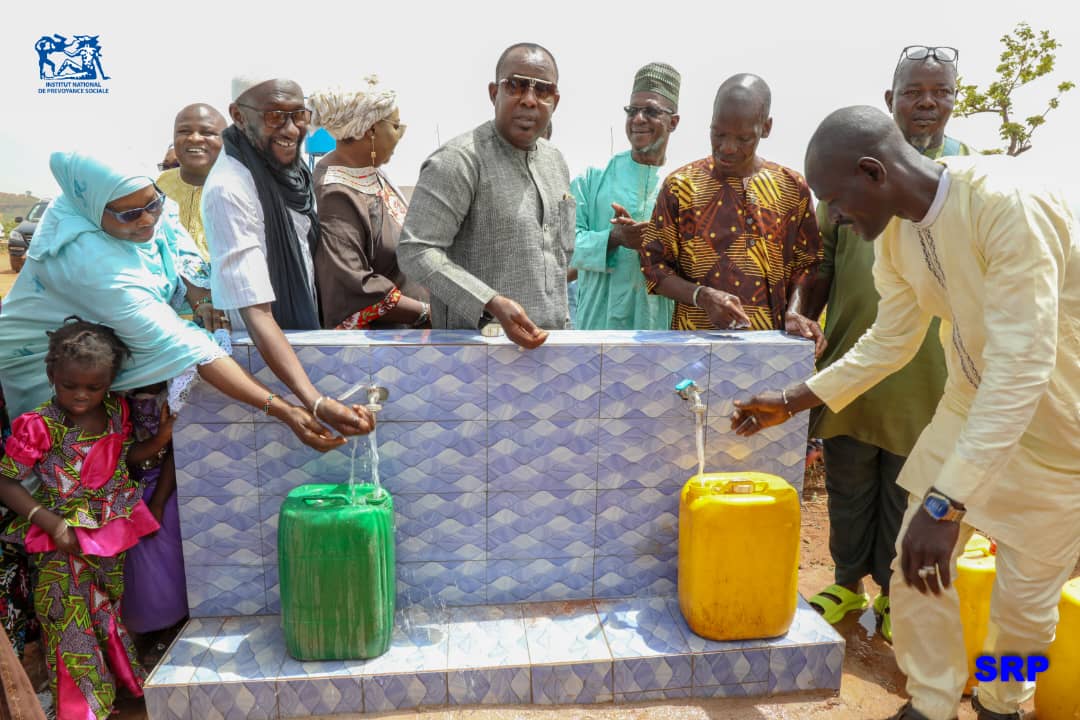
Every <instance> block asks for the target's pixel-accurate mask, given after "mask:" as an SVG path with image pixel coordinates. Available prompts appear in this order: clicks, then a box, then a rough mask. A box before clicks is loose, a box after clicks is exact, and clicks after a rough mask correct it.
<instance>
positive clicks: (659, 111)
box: [623, 105, 675, 120]
mask: <svg viewBox="0 0 1080 720" xmlns="http://www.w3.org/2000/svg"><path fill="white" fill-rule="evenodd" d="M623 112H625V113H626V117H628V118H633V117H636V116H637V114H638V113H644V114H645V117H646V118H648V119H649V120H656V119H657V118H658V117H660V116H661V115H674V114H675V111H674V110H665V109H664V108H661V107H656V106H654V105H643V106H640V107H639V106H637V105H627V106H625V107H624V108H623Z"/></svg>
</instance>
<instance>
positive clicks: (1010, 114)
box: [953, 22, 1076, 155]
mask: <svg viewBox="0 0 1080 720" xmlns="http://www.w3.org/2000/svg"><path fill="white" fill-rule="evenodd" d="M1001 43H1002V44H1003V45H1004V46H1005V50H1004V51H1003V52H1002V53H1001V63H1000V64H999V65H998V66H997V69H996V71H995V72H997V74H998V79H997V80H995V81H994V82H992V83H990V87H988V88H987V90H986V92H985V93H984V92H981V91H980V90H979V89H978V87H976V86H975V85H965V84H964V83H963V80H962V79H961V80H960V81H959V83H958V84H959V86H960V92H959V99H958V100H957V102H956V107H955V108H954V109H953V114H954V115H958V116H960V117H969V116H971V115H977V114H979V113H993V114H995V115H998V116H1000V117H1001V128H1000V129H999V130H998V135H999V136H1000V137H1001V139H1002V141H1004V142H1006V143H1008V146H1007V147H1001V148H994V149H992V150H986V151H984V154H986V155H1001V154H1002V153H1004V154H1007V155H1019V154H1020V153H1023V152H1027V151H1028V150H1030V149H1031V136H1032V135H1034V134H1035V131H1036V130H1037V129H1038V128H1039V127H1040V126H1042V125H1043V124H1045V123H1046V116H1047V114H1049V113H1050V111H1051V110H1055V109H1057V107H1058V104H1059V103H1060V102H1061V96H1062V95H1064V94H1065V93H1067V92H1069V91H1070V90H1072V89H1073V88H1074V87H1075V86H1076V83H1074V82H1072V81H1070V80H1064V81H1062V82H1060V83H1058V86H1057V94H1056V95H1054V96H1053V97H1052V98H1050V100H1049V101H1048V102H1047V103H1046V109H1045V110H1043V111H1042V112H1041V113H1040V114H1038V115H1030V116H1028V117H1026V118H1024V120H1023V122H1017V118H1016V115H1017V110H1016V108H1015V107H1014V106H1013V99H1012V95H1013V92H1015V91H1016V90H1017V89H1018V88H1020V87H1022V86H1024V85H1027V84H1028V83H1030V82H1032V81H1034V80H1037V79H1039V78H1041V77H1043V76H1045V75H1049V74H1050V73H1051V72H1053V71H1054V61H1055V60H1056V59H1057V55H1056V53H1055V51H1056V50H1057V49H1058V48H1059V47H1061V43H1059V42H1058V41H1057V40H1055V39H1054V38H1052V37H1050V31H1049V30H1041V31H1039V32H1038V33H1036V32H1035V31H1034V30H1032V29H1031V27H1030V26H1029V25H1028V24H1027V23H1026V22H1021V23H1019V24H1018V25H1017V26H1016V28H1015V29H1014V30H1013V32H1012V34H1011V35H1003V36H1002V38H1001Z"/></svg>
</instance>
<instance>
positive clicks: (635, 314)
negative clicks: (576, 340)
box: [570, 62, 681, 330]
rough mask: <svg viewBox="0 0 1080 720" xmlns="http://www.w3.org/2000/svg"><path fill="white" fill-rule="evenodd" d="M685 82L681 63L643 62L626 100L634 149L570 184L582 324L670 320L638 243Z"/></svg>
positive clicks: (664, 324) (642, 326)
mask: <svg viewBox="0 0 1080 720" xmlns="http://www.w3.org/2000/svg"><path fill="white" fill-rule="evenodd" d="M680 83H681V77H680V76H679V73H678V71H676V70H675V68H673V67H671V66H670V65H667V64H665V63H659V62H654V63H649V64H648V65H646V66H645V67H643V68H641V69H640V70H638V71H637V74H636V75H635V76H634V84H633V88H632V90H631V94H630V104H629V105H627V106H626V107H625V108H623V110H624V112H625V113H626V138H627V140H629V141H630V149H629V150H627V151H625V152H621V153H619V154H618V155H616V156H615V157H613V158H612V159H611V161H610V162H608V164H607V167H605V168H603V169H601V168H589V169H588V170H586V171H585V173H584V174H583V175H581V176H580V177H578V178H575V179H574V181H573V183H571V185H570V188H571V190H572V191H573V193H574V199H575V200H576V201H577V237H576V242H575V245H574V258H573V261H572V262H571V267H573V268H576V269H577V270H578V302H577V315H576V317H575V318H574V327H575V328H577V329H579V330H667V329H668V328H669V327H671V311H672V309H673V307H674V303H673V302H672V301H671V299H670V298H666V297H663V296H660V295H650V294H649V292H648V290H646V288H645V276H644V275H643V274H642V273H641V258H640V256H639V255H638V251H639V250H640V248H641V240H642V237H643V236H644V234H645V228H647V227H648V225H649V217H650V216H651V215H652V211H653V206H654V205H655V204H656V193H657V192H658V191H659V190H660V181H661V180H662V179H663V175H662V174H661V170H660V168H661V166H663V164H664V162H665V161H666V159H667V146H668V139H669V138H670V137H671V133H672V132H673V131H674V130H675V128H676V127H677V126H678V124H679V114H678V111H679V85H680Z"/></svg>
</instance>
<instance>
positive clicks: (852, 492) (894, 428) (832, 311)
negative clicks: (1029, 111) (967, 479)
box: [809, 45, 971, 642]
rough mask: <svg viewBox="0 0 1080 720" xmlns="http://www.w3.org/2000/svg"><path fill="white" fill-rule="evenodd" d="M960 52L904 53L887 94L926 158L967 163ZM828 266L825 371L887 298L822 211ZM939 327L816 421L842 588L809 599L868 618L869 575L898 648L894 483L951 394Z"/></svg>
mask: <svg viewBox="0 0 1080 720" xmlns="http://www.w3.org/2000/svg"><path fill="white" fill-rule="evenodd" d="M956 60H957V52H956V50H955V49H953V48H949V47H926V46H923V45H912V46H908V47H906V48H904V49H903V51H902V52H901V53H900V59H899V60H898V62H897V64H896V69H895V70H894V71H893V78H892V84H891V85H890V86H889V89H888V90H886V91H885V106H886V107H887V108H888V109H889V110H890V111H891V112H892V116H893V119H894V120H895V121H896V125H897V127H899V128H900V132H901V133H903V135H904V139H905V140H907V141H908V143H909V144H910V145H911V146H912V147H914V148H915V149H916V150H918V151H919V152H921V153H922V154H923V155H925V156H927V157H929V158H934V159H936V158H939V157H942V156H946V155H969V154H971V151H970V150H969V149H968V147H967V145H964V144H963V143H962V142H959V141H957V140H954V139H953V138H950V137H948V136H946V135H945V125H946V123H948V121H949V118H950V117H951V116H952V109H953V103H954V101H955V99H956V81H957V78H956ZM817 215H818V225H819V226H820V227H821V234H822V237H823V239H824V250H825V259H824V261H823V262H822V263H821V266H820V267H819V268H818V276H817V280H816V282H815V284H814V292H813V293H812V295H813V297H812V299H811V301H810V310H809V314H810V315H811V316H812V317H816V316H817V315H818V314H819V313H820V311H821V309H822V307H823V306H824V305H825V303H826V301H827V302H828V308H829V310H828V322H827V323H826V324H825V339H826V341H828V343H829V345H828V348H827V349H826V351H825V354H824V355H822V356H821V359H820V360H819V361H818V368H819V369H825V368H826V367H828V366H830V365H832V364H833V363H834V362H836V361H838V360H839V359H840V358H842V357H843V356H844V355H845V354H846V353H847V351H848V350H850V349H851V348H852V347H853V346H854V345H855V342H856V341H857V340H858V339H859V338H860V337H862V336H863V334H864V333H866V331H867V330H869V329H870V326H871V325H873V324H874V318H875V317H876V316H877V305H878V301H879V300H880V299H881V298H880V296H879V295H878V293H877V290H876V289H875V288H874V276H873V266H874V246H873V244H872V243H868V242H865V241H864V240H863V239H862V238H860V237H859V236H858V235H857V234H856V233H855V230H854V229H853V228H852V225H851V223H850V222H849V221H847V219H846V218H843V217H835V213H834V212H830V208H829V206H828V205H826V204H825V203H818V209H817ZM938 326H939V321H938V320H937V319H935V320H934V321H933V322H932V323H931V324H930V330H929V332H928V333H927V334H926V339H925V340H924V341H923V343H922V347H920V348H919V352H918V353H917V354H916V355H915V358H914V359H913V360H912V361H911V362H910V363H909V364H908V365H907V366H906V367H905V368H904V369H903V370H900V371H899V372H897V373H895V374H893V375H891V376H890V377H888V378H886V379H885V380H883V381H882V382H880V383H878V384H877V385H876V386H875V387H873V388H872V389H870V390H868V391H867V392H866V393H864V394H863V395H861V396H860V397H859V398H857V399H856V400H855V401H854V402H852V403H851V404H850V405H849V406H848V407H846V408H844V410H843V411H841V412H839V413H834V412H832V411H831V410H828V409H827V408H822V411H821V412H819V413H815V415H814V416H813V419H812V421H811V427H810V436H811V437H820V438H824V439H825V485H826V487H827V489H828V491H829V520H830V527H831V533H832V536H831V538H830V541H829V545H830V551H831V553H832V558H833V562H834V564H835V565H836V573H835V578H834V579H835V581H836V582H835V584H833V585H830V586H829V587H827V588H825V589H824V590H823V591H822V592H820V593H818V594H817V595H815V596H813V597H812V598H810V604H811V605H813V606H814V607H815V608H816V609H817V610H818V611H819V612H821V613H822V614H823V616H824V617H825V619H826V620H827V621H829V622H831V623H836V622H839V621H840V620H841V619H842V618H843V617H844V616H845V615H846V614H847V613H849V612H853V611H854V612H861V611H862V610H863V609H865V608H866V606H867V605H868V604H869V601H870V598H869V595H867V594H866V593H865V592H864V590H863V586H862V580H863V578H864V577H865V576H867V575H869V576H870V577H872V578H873V579H874V582H876V583H877V584H878V586H879V587H880V588H881V594H880V595H879V596H878V597H877V599H876V600H874V612H875V613H876V614H877V616H878V618H879V620H880V622H881V634H882V637H884V638H885V639H886V640H887V641H889V642H892V620H891V612H890V607H889V606H890V600H889V584H890V582H889V580H890V577H891V574H892V570H891V569H890V566H891V564H892V560H893V556H894V555H895V554H896V553H895V550H894V545H895V543H896V533H897V531H898V530H899V529H900V521H901V520H902V519H903V517H904V508H905V507H907V491H906V490H904V489H903V488H902V487H900V486H899V485H897V483H896V478H897V476H898V475H899V474H900V469H901V468H902V467H903V465H904V460H905V458H907V456H908V455H909V454H910V453H911V448H912V447H914V445H915V441H916V440H917V439H918V437H919V433H921V432H922V431H923V428H925V427H926V425H927V424H928V423H929V422H930V418H931V417H932V416H933V414H934V408H935V407H936V406H937V403H938V401H939V400H940V399H941V393H942V390H943V388H944V387H945V376H946V374H947V370H946V367H945V354H944V352H943V351H942V349H941V342H940V341H939V340H938Z"/></svg>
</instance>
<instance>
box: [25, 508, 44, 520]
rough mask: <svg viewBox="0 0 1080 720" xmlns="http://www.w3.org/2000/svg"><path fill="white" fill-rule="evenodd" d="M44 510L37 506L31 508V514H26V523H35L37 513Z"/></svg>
mask: <svg viewBox="0 0 1080 720" xmlns="http://www.w3.org/2000/svg"><path fill="white" fill-rule="evenodd" d="M44 509H45V508H44V507H42V506H41V505H35V506H34V507H32V508H30V512H28V513H26V522H28V523H30V522H33V521H34V515H36V514H37V511H38V510H44Z"/></svg>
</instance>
